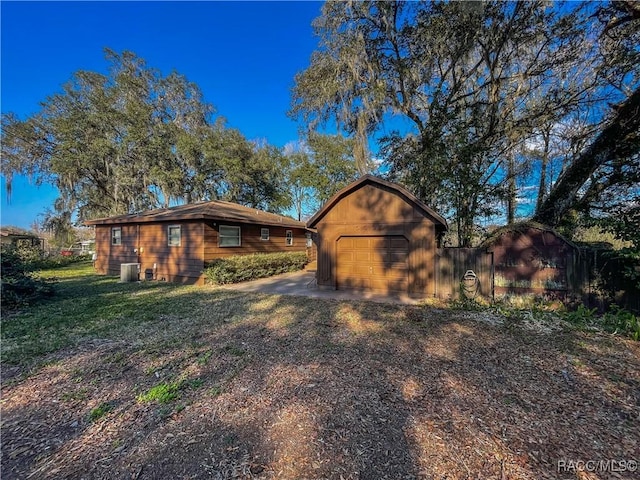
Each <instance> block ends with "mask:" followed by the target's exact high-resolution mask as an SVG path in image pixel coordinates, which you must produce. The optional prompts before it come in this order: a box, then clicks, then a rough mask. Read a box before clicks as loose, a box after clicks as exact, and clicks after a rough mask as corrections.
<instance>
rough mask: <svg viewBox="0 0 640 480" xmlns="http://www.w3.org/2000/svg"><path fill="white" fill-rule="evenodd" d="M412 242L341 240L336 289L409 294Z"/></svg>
mask: <svg viewBox="0 0 640 480" xmlns="http://www.w3.org/2000/svg"><path fill="white" fill-rule="evenodd" d="M408 259H409V242H408V241H407V239H406V238H404V237H401V236H384V237H341V238H340V239H339V240H338V260H337V263H338V265H337V283H338V285H337V287H338V289H340V290H344V289H357V290H371V291H377V292H389V293H393V292H407V287H408V272H409V265H408Z"/></svg>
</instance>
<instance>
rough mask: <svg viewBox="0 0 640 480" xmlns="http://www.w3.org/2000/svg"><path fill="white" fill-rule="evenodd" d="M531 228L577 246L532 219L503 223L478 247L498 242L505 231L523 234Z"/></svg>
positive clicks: (574, 246) (487, 246)
mask: <svg viewBox="0 0 640 480" xmlns="http://www.w3.org/2000/svg"><path fill="white" fill-rule="evenodd" d="M531 229H533V230H539V231H541V232H549V233H551V234H553V235H555V236H556V237H558V238H559V239H561V240H562V241H563V242H565V243H566V244H567V245H569V246H570V247H572V248H575V249H578V248H579V247H578V245H576V244H575V243H573V242H572V241H571V240H569V239H568V238H566V237H565V236H563V235H561V234H560V233H558V232H557V231H556V230H554V229H553V228H551V227H549V226H547V225H543V224H542V223H538V222H534V221H533V220H524V221H521V222H516V223H511V224H509V225H503V226H502V227H499V228H496V229H495V230H494V231H493V232H491V233H490V234H489V236H487V238H485V239H484V240H483V241H482V243H481V244H480V247H481V248H490V247H492V246H493V245H494V244H495V243H497V242H498V240H500V237H502V235H504V234H505V233H523V234H524V233H526V232H527V230H531Z"/></svg>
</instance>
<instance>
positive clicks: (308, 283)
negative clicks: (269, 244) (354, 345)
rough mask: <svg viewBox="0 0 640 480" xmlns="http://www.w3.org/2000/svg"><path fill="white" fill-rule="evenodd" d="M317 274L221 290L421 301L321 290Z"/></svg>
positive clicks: (407, 302) (289, 275) (263, 280)
mask: <svg viewBox="0 0 640 480" xmlns="http://www.w3.org/2000/svg"><path fill="white" fill-rule="evenodd" d="M315 278H316V272H313V271H301V272H293V273H283V274H282V275H277V276H275V277H269V278H261V279H259V280H253V281H250V282H242V283H234V284H232V285H223V286H221V287H220V288H223V289H226V290H233V291H235V292H251V293H267V294H271V295H294V296H298V297H313V298H331V299H334V300H364V301H369V302H378V303H397V304H405V305H415V304H417V303H419V302H420V300H419V299H414V298H410V297H409V296H408V295H398V296H395V295H394V296H392V295H381V294H376V293H370V292H354V291H341V290H324V289H322V290H320V289H318V286H317V285H316V281H315Z"/></svg>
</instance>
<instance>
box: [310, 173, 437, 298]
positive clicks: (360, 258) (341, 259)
mask: <svg viewBox="0 0 640 480" xmlns="http://www.w3.org/2000/svg"><path fill="white" fill-rule="evenodd" d="M307 227H308V228H310V229H317V237H316V243H317V246H318V270H317V281H318V286H319V287H320V288H322V287H324V288H333V289H338V290H362V291H371V292H378V293H383V294H409V295H413V296H428V295H434V294H435V253H436V248H437V247H438V244H439V242H440V238H441V237H442V235H443V233H444V232H445V231H446V230H447V224H446V222H445V220H444V218H442V217H441V216H440V215H438V214H437V213H436V212H435V211H433V210H432V209H431V208H429V207H428V206H426V205H425V204H424V203H422V202H421V201H420V200H418V199H417V198H416V197H415V196H414V195H413V194H411V193H410V192H409V191H407V190H406V189H404V188H403V187H401V186H400V185H397V184H394V183H391V182H387V181H385V180H382V179H380V178H377V177H374V176H371V175H365V176H364V177H362V178H360V179H359V180H357V181H356V182H354V183H352V184H350V185H348V186H347V187H345V188H343V189H342V190H340V191H339V192H338V193H337V194H336V195H334V196H333V198H331V199H330V200H329V201H328V202H327V203H326V204H325V205H324V206H323V207H322V209H320V211H319V212H318V213H316V214H315V215H314V216H313V217H312V218H311V219H310V220H309V222H308V223H307Z"/></svg>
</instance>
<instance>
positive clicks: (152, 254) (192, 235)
mask: <svg viewBox="0 0 640 480" xmlns="http://www.w3.org/2000/svg"><path fill="white" fill-rule="evenodd" d="M221 224H222V225H229V226H239V227H240V228H241V246H240V247H220V246H219V245H218V228H219V225H221ZM170 225H171V226H173V225H179V226H180V233H181V235H180V237H181V240H180V245H179V246H169V239H168V227H169V226H170ZM112 228H121V231H122V244H121V245H112V244H111V230H112ZM262 228H269V240H267V241H265V240H261V239H260V234H261V229H262ZM287 230H291V231H292V233H293V245H292V246H287V245H286V240H285V236H286V231H287ZM305 243H306V237H305V229H302V228H286V227H280V226H278V227H274V226H268V225H248V224H240V223H237V222H227V221H222V222H217V221H216V222H214V221H170V222H158V223H139V224H110V225H96V253H97V260H96V270H97V271H98V273H100V274H103V275H119V274H120V265H121V264H123V263H140V278H141V279H143V278H145V272H147V271H148V272H149V273H150V274H152V275H153V278H154V279H156V280H166V281H169V282H177V283H189V284H202V283H204V276H203V271H204V268H205V265H206V263H207V262H210V261H212V260H214V259H215V258H221V257H226V256H231V255H246V254H250V253H258V252H261V253H271V252H297V251H305V250H306V247H305ZM136 250H137V251H136ZM154 267H155V268H154Z"/></svg>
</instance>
